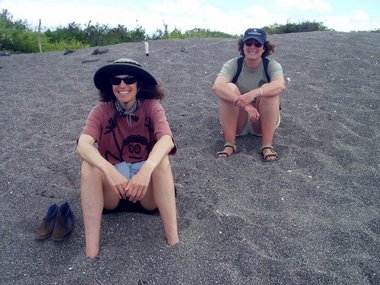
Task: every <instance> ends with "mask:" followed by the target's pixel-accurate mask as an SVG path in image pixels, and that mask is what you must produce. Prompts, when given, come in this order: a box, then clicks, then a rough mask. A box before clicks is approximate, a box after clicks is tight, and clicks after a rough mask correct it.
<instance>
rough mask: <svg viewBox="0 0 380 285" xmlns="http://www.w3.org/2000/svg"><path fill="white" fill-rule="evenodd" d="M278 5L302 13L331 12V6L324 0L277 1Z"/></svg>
mask: <svg viewBox="0 0 380 285" xmlns="http://www.w3.org/2000/svg"><path fill="white" fill-rule="evenodd" d="M276 5H277V6H278V7H279V8H283V9H289V10H290V9H295V10H302V11H319V12H321V11H324V12H326V11H330V10H331V9H332V8H331V5H330V4H329V3H327V2H326V1H323V0H276Z"/></svg>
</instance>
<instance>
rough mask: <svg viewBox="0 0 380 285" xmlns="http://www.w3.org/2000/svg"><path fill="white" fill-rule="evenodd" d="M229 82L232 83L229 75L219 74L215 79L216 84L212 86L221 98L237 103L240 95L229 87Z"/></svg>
mask: <svg viewBox="0 0 380 285" xmlns="http://www.w3.org/2000/svg"><path fill="white" fill-rule="evenodd" d="M228 83H230V81H229V80H228V78H227V77H225V76H223V75H219V76H218V77H217V78H216V79H215V82H214V85H213V86H212V91H213V92H214V93H215V95H216V96H218V97H219V98H220V99H222V100H224V101H228V102H231V103H235V102H236V100H237V99H238V98H239V96H238V95H237V94H235V93H234V92H233V91H232V89H231V88H229V87H228Z"/></svg>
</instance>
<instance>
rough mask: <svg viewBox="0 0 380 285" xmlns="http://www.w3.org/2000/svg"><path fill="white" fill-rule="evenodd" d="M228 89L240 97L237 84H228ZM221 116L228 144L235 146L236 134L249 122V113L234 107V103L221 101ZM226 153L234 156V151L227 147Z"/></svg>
mask: <svg viewBox="0 0 380 285" xmlns="http://www.w3.org/2000/svg"><path fill="white" fill-rule="evenodd" d="M228 87H229V88H231V89H232V90H233V91H234V92H235V93H236V94H237V95H239V96H240V92H239V89H238V88H237V86H236V85H235V84H228ZM219 116H220V123H221V124H222V128H223V133H224V139H225V141H226V143H230V144H235V142H236V133H237V132H241V131H242V130H243V128H244V126H245V123H246V122H247V113H246V112H245V111H244V110H241V109H240V108H239V107H236V106H234V104H233V103H231V102H228V101H224V100H222V99H219ZM224 152H227V153H228V154H232V152H233V150H232V149H231V148H229V147H227V148H225V149H224Z"/></svg>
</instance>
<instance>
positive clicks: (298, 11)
mask: <svg viewBox="0 0 380 285" xmlns="http://www.w3.org/2000/svg"><path fill="white" fill-rule="evenodd" d="M0 9H1V10H3V9H6V10H8V12H9V13H10V14H11V15H12V16H13V20H26V21H27V23H28V24H29V25H30V26H31V27H32V28H34V27H35V28H36V27H37V26H38V22H39V19H41V22H42V26H43V27H44V28H51V29H55V28H57V27H59V26H61V27H65V26H67V24H68V23H72V22H75V23H77V24H81V25H83V26H82V27H84V25H85V24H87V23H88V22H89V21H91V24H96V23H98V24H101V25H103V24H105V25H108V26H109V27H116V26H117V25H119V24H120V25H123V26H125V27H127V28H129V29H134V28H135V27H136V26H137V25H140V26H142V27H143V28H144V29H145V31H146V33H148V34H152V33H153V32H155V31H156V30H157V29H161V30H163V29H164V23H165V24H167V25H168V29H169V31H172V30H173V29H174V28H178V29H180V30H181V31H182V32H185V31H187V30H190V29H193V28H203V29H209V30H211V31H221V32H225V33H229V34H234V35H240V34H242V33H243V32H244V30H245V29H246V28H248V27H262V26H269V25H272V24H275V23H277V24H286V23H287V22H291V23H298V22H304V21H317V22H323V24H324V25H325V26H327V27H328V28H331V29H335V30H337V31H342V32H350V31H363V30H367V31H368V30H373V29H380V2H379V1H378V0H265V1H263V0H260V1H257V0H235V1H220V0H219V1H210V0H92V1H90V0H80V1H75V0H0Z"/></svg>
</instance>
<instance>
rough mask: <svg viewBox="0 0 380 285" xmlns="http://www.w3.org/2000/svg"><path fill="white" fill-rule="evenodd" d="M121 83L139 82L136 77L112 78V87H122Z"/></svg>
mask: <svg viewBox="0 0 380 285" xmlns="http://www.w3.org/2000/svg"><path fill="white" fill-rule="evenodd" d="M121 81H123V82H124V83H125V84H133V83H136V82H137V78H136V77H134V76H128V77H123V78H120V77H112V78H111V84H112V85H120V84H121Z"/></svg>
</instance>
